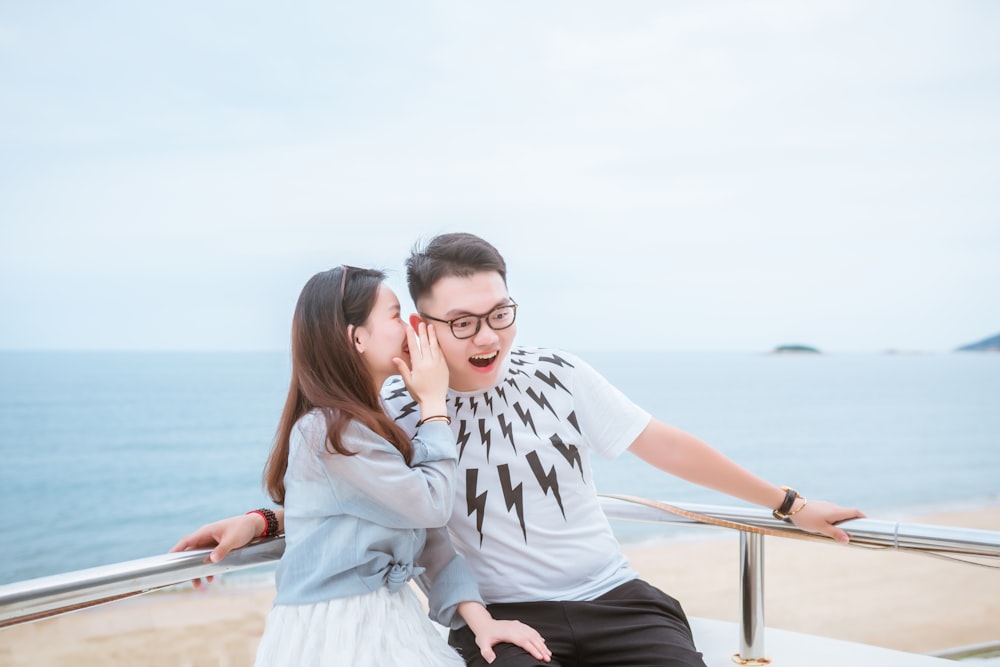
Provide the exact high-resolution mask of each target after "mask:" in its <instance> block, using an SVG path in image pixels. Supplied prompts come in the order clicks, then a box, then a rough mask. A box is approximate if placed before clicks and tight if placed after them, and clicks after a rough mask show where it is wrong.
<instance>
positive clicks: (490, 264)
mask: <svg viewBox="0 0 1000 667" xmlns="http://www.w3.org/2000/svg"><path fill="white" fill-rule="evenodd" d="M406 265H407V283H408V286H409V291H410V296H411V297H412V299H413V302H414V304H415V306H416V308H417V313H416V314H414V315H412V316H411V323H412V324H413V325H414V326H416V325H417V324H418V323H420V322H421V321H422V322H425V323H427V324H429V325H433V326H435V327H436V328H437V331H438V340H439V343H440V347H441V351H442V353H443V355H444V357H445V359H446V361H447V364H448V371H449V375H450V379H449V387H450V390H449V392H448V415H447V416H448V417H449V418H450V419H451V427H452V430H453V432H454V433H455V437H456V440H457V446H458V451H459V479H458V484H457V487H458V489H459V494H458V498H457V500H456V503H455V510H454V513H453V515H452V517H451V519H450V520H449V523H448V532H449V533H450V534H451V537H452V541H453V543H454V545H455V549H457V551H458V552H459V553H461V554H462V556H464V558H465V560H466V561H467V563H468V564H469V567H470V568H471V570H472V572H473V574H474V575H475V579H476V582H477V583H478V585H479V591H480V594H481V595H482V597H483V599H484V600H485V602H486V603H487V604H488V608H489V610H490V612H491V613H492V614H493V616H494V617H495V618H497V619H510V620H520V621H522V622H524V623H527V624H528V625H530V626H532V627H534V628H535V629H536V630H538V631H539V632H540V633H541V634H542V636H543V637H544V638H545V640H546V645H547V646H548V648H549V649H550V650H551V651H552V662H551V663H544V662H541V661H538V660H536V659H535V658H533V657H532V656H531V655H529V654H528V653H526V652H525V651H523V650H522V649H520V648H519V647H516V646H513V645H510V644H501V645H497V646H496V647H494V649H495V651H496V660H495V661H494V662H493V663H492V664H493V665H502V666H512V667H522V666H528V665H542V664H552V665H610V664H621V665H701V666H703V665H704V662H703V661H702V659H701V654H700V653H698V651H697V650H696V649H695V647H694V643H693V640H692V638H691V632H690V628H689V626H688V622H687V618H686V616H685V614H684V611H683V610H682V608H681V606H680V604H679V603H678V602H677V601H676V600H674V599H673V598H671V597H669V596H668V595H666V594H664V593H663V592H662V591H659V590H658V589H656V588H654V587H653V586H650V585H649V584H647V583H646V582H643V581H642V580H641V579H639V577H638V574H637V573H636V572H634V571H633V570H632V569H631V568H630V567H629V565H628V562H627V560H626V558H625V556H624V555H623V554H622V552H621V549H620V547H619V545H618V543H617V540H616V539H615V537H614V535H613V533H612V530H611V527H610V524H609V523H608V521H607V519H606V518H605V516H604V514H603V512H602V511H601V507H600V502H599V499H598V497H597V493H596V489H595V488H594V483H593V479H592V476H591V468H590V454H591V452H596V453H598V454H600V455H602V456H604V457H607V458H613V457H616V456H618V455H620V454H622V453H623V452H624V451H626V450H628V451H630V452H632V453H633V454H635V455H636V456H638V457H640V458H641V459H643V460H645V461H646V462H648V463H650V464H651V465H653V466H656V467H657V468H660V469H662V470H664V471H666V472H668V473H671V474H674V475H677V476H679V477H681V478H683V479H686V480H688V481H690V482H693V483H696V484H700V485H703V486H706V487H709V488H713V489H716V490H719V491H722V492H725V493H728V494H730V495H732V496H735V497H737V498H740V499H742V500H745V501H747V502H751V503H754V504H757V505H762V506H765V507H769V508H772V509H774V510H775V511H776V512H778V513H779V515H780V516H787V517H788V518H789V519H790V520H792V521H794V522H795V523H796V525H798V526H800V527H801V528H803V529H806V530H810V531H813V532H818V533H822V534H825V535H828V536H830V537H832V538H834V539H836V540H837V541H840V542H846V541H847V540H848V536H847V534H846V533H845V532H844V531H843V530H841V529H840V528H837V527H836V525H835V524H837V523H839V522H841V521H845V520H848V519H854V518H860V517H862V516H863V514H862V513H861V512H859V511H858V510H856V509H845V508H841V507H837V506H836V505H833V504H831V503H826V502H822V501H816V500H813V501H810V502H808V503H807V502H806V500H805V498H802V497H801V496H799V495H798V493H797V492H795V491H794V490H793V489H786V488H784V487H778V486H775V485H773V484H771V483H769V482H766V481H764V480H762V479H760V478H759V477H756V476H755V475H753V474H752V473H750V472H748V471H747V470H745V469H744V468H742V467H740V466H738V465H737V464H735V463H734V462H732V461H730V460H729V459H728V458H726V457H725V456H723V455H722V454H721V453H719V452H718V451H716V450H715V449H713V448H711V447H710V446H708V445H707V444H705V443H704V442H702V441H700V440H699V439H697V438H695V437H694V436H692V435H690V434H688V433H685V432H683V431H681V430H679V429H677V428H674V427H672V426H669V425H667V424H664V423H663V422H660V421H658V420H656V419H654V418H651V416H650V415H649V414H648V413H646V412H645V411H644V410H642V409H641V408H639V407H638V406H636V405H635V404H633V403H632V402H631V401H630V400H629V399H628V398H626V397H625V396H624V395H623V394H622V393H621V392H620V391H618V390H617V389H615V388H614V387H613V386H611V385H610V384H609V383H608V382H607V381H606V380H604V378H603V377H601V376H600V375H599V374H598V373H596V372H595V371H594V370H593V369H592V368H590V367H589V366H588V365H587V364H586V363H585V362H583V361H582V360H581V359H579V358H578V357H576V356H574V355H572V354H569V353H566V352H564V351H560V350H555V349H535V348H525V347H515V346H514V338H515V334H516V314H517V305H516V303H515V302H514V301H513V300H512V299H511V297H510V295H509V294H508V292H507V282H506V277H507V274H506V264H505V262H504V260H503V257H502V256H501V255H500V253H499V252H498V251H497V250H496V248H494V247H493V246H492V245H490V244H489V243H487V242H486V241H484V240H483V239H480V238H479V237H476V236H474V235H472V234H461V233H459V234H443V235H440V236H438V237H435V238H434V239H432V240H431V241H430V242H429V243H428V244H427V245H426V246H425V247H424V248H419V247H418V248H415V249H414V251H413V253H411V255H410V257H409V258H408V260H407V262H406ZM446 329H447V331H445V330H446ZM383 397H384V398H385V400H386V404H387V406H388V410H389V412H390V414H393V415H394V416H395V418H396V419H397V421H398V422H399V423H400V425H401V426H402V427H403V429H404V430H405V431H407V432H409V433H413V432H415V430H416V429H415V425H416V421H417V415H416V412H415V410H414V408H415V403H414V401H413V399H412V398H411V397H410V396H409V395H408V394H407V392H406V389H405V387H404V386H403V384H402V382H400V381H393V380H390V382H389V383H387V384H386V386H385V388H384V389H383ZM231 521H234V522H236V521H242V522H243V525H244V526H245V525H247V524H248V523H249V522H259V521H260V518H259V517H258V516H256V515H248V518H246V519H236V518H234V519H232V520H231ZM220 526H221V527H220ZM223 528H225V529H224V530H223ZM260 528H261V526H258V525H256V524H252V527H251V528H250V530H246V529H244V530H242V532H238V531H236V530H235V529H231V528H230V524H227V523H226V522H220V523H218V524H212V525H210V526H206V527H203V528H202V529H201V530H200V531H198V532H196V533H194V534H192V535H191V536H188V537H187V538H185V539H184V540H182V541H181V542H180V543H178V545H177V546H176V547H175V550H176V549H180V548H195V547H200V546H206V545H208V544H212V543H214V542H218V543H219V546H218V547H217V548H216V550H215V552H213V560H218V558H219V557H221V555H222V554H224V553H226V552H227V551H228V550H229V549H231V548H233V547H234V546H240V545H242V544H245V543H246V542H247V541H249V539H250V537H252V531H253V530H257V531H260ZM237 532H238V535H239V537H238V538H237V537H235V535H236V534H237ZM425 583H426V582H425ZM449 585H451V586H453V585H454V582H452V583H450V584H449ZM431 598H432V600H431V602H432V604H431V610H432V615H433V614H434V613H435V610H436V608H437V602H436V601H435V591H434V586H431ZM443 620H444V622H446V623H447V622H448V620H449V619H443ZM449 641H450V642H451V643H452V645H453V646H455V647H456V648H457V649H458V650H459V651H460V652H461V653H462V654H463V656H464V657H465V659H466V662H467V664H469V665H482V664H485V661H484V659H483V658H482V657H481V655H480V654H479V652H478V649H477V647H476V644H475V640H474V637H473V635H472V632H471V631H470V630H469V629H468V628H466V627H453V628H452V631H451V634H450V637H449Z"/></svg>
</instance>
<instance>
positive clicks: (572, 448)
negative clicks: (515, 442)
mask: <svg viewBox="0 0 1000 667" xmlns="http://www.w3.org/2000/svg"><path fill="white" fill-rule="evenodd" d="M549 440H550V441H551V442H552V446H553V447H555V448H556V451H557V452H559V453H560V454H562V455H563V458H564V459H566V460H567V461H568V462H569V467H570V468H577V469H579V471H580V479H582V480H583V481H584V482H586V481H587V480H586V478H584V476H583V461H582V460H580V450H579V449H577V447H576V445H567V444H566V443H564V442H563V441H562V438H560V437H559V436H558V435H556V434H555V433H553V434H552V437H551V438H549ZM536 474H537V473H536ZM560 507H562V505H560ZM564 516H565V515H564Z"/></svg>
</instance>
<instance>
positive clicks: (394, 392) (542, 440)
mask: <svg viewBox="0 0 1000 667" xmlns="http://www.w3.org/2000/svg"><path fill="white" fill-rule="evenodd" d="M383 396H384V398H385V399H386V403H387V405H388V406H389V412H390V414H393V415H394V416H396V418H397V421H398V422H399V423H400V425H401V426H402V427H403V428H404V430H406V431H407V432H408V433H411V434H412V433H414V432H415V431H416V426H415V424H416V421H417V419H418V417H419V415H418V414H417V411H416V404H415V402H414V401H413V399H412V398H411V397H410V396H409V394H408V393H407V392H406V389H405V387H404V386H403V383H402V380H401V379H399V378H395V379H394V380H392V381H390V383H388V384H387V385H386V387H385V389H384V391H383ZM448 414H449V416H450V417H451V419H452V423H451V428H452V431H453V432H454V433H455V437H456V439H457V444H458V452H459V462H458V476H459V478H458V480H457V484H456V487H457V492H458V496H457V498H456V501H455V507H454V510H453V513H452V516H451V519H450V520H449V522H448V530H449V532H450V533H451V534H452V538H453V540H454V543H455V548H456V549H457V550H458V551H459V553H461V554H462V555H463V556H464V557H465V559H466V561H467V562H468V564H469V566H470V567H471V569H472V571H473V573H474V574H475V577H476V581H477V583H478V584H479V590H480V593H481V594H482V596H483V598H484V599H485V600H486V602H487V603H493V602H525V601H537V600H591V599H594V598H596V597H599V596H600V595H602V594H604V593H606V592H607V591H609V590H611V589H612V588H614V587H616V586H618V585H620V584H622V583H624V582H626V581H629V580H631V579H635V578H636V577H637V576H638V575H637V573H636V572H635V571H633V570H632V569H631V568H630V567H629V566H628V562H627V560H626V559H625V556H624V555H623V554H622V552H621V547H620V545H619V544H618V541H617V540H616V539H615V536H614V534H613V532H612V530H611V526H610V524H609V523H608V520H607V518H606V517H605V516H604V513H603V512H602V511H601V506H600V501H599V500H598V498H597V495H596V493H597V492H596V489H595V488H594V481H593V477H592V475H591V467H590V453H591V452H592V451H593V452H596V453H598V454H600V455H601V456H603V457H605V458H608V459H611V458H615V457H617V456H619V455H620V454H621V453H622V452H624V451H625V449H627V448H628V447H629V445H631V444H632V442H633V441H634V440H635V439H636V437H638V435H639V434H640V433H641V432H642V430H643V429H644V428H645V427H646V426H647V424H648V423H649V420H650V415H649V413H647V412H646V411H644V410H643V409H642V408H640V407H638V406H637V405H635V404H634V403H632V402H631V401H630V400H629V399H628V398H627V397H626V396H625V395H624V394H622V393H621V392H620V391H619V390H618V389H616V388H615V387H613V386H612V385H611V384H610V383H608V381H607V380H605V379H604V378H603V377H602V376H601V375H600V374H598V373H597V372H596V371H595V370H594V369H593V368H591V367H590V366H589V365H588V364H586V363H585V362H583V361H582V360H581V359H579V358H578V357H576V356H574V355H572V354H569V353H566V352H563V351H559V350H552V349H544V348H521V347H516V348H514V349H513V350H512V351H511V353H510V355H509V357H508V358H507V359H506V360H505V362H504V368H503V369H502V372H501V375H500V381H499V383H498V384H497V385H496V386H494V387H492V388H490V389H488V390H485V391H477V392H454V391H449V392H448Z"/></svg>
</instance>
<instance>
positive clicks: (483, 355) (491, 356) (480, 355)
mask: <svg viewBox="0 0 1000 667" xmlns="http://www.w3.org/2000/svg"><path fill="white" fill-rule="evenodd" d="M495 356H496V352H494V353H493V354H474V355H472V359H492V358H493V357H495Z"/></svg>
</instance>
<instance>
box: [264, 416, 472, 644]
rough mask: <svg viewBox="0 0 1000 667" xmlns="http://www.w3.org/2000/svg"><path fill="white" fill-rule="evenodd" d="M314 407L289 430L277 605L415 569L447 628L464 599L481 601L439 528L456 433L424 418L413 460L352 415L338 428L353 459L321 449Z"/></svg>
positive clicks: (446, 513) (448, 501) (449, 495)
mask: <svg viewBox="0 0 1000 667" xmlns="http://www.w3.org/2000/svg"><path fill="white" fill-rule="evenodd" d="M326 433H327V430H326V420H325V418H324V416H323V414H322V413H321V412H319V411H318V410H314V411H312V412H310V413H309V414H307V415H305V416H304V417H302V418H301V419H300V420H299V421H298V423H296V425H295V428H294V429H293V430H292V437H291V442H290V447H289V454H288V470H287V471H286V473H285V553H284V555H283V556H282V557H281V561H280V562H279V563H278V569H277V572H276V575H275V581H276V584H277V595H276V596H275V600H274V603H275V604H279V605H297V604H310V603H314V602H321V601H324V600H331V599H334V598H342V597H348V596H352V595H358V594H361V593H368V592H370V591H374V590H377V589H378V588H380V587H382V586H387V587H388V588H389V590H390V591H396V590H399V589H400V588H401V587H402V586H404V585H406V582H407V581H409V580H410V578H412V577H414V576H416V575H421V576H420V582H419V583H420V586H421V588H422V589H423V590H424V591H425V592H426V593H427V595H428V600H429V602H430V612H431V614H430V615H431V618H434V619H435V620H437V621H438V622H439V623H442V624H443V625H447V626H450V625H452V623H453V621H454V622H455V625H460V624H461V621H459V620H458V619H457V618H455V611H456V607H457V605H458V603H459V602H462V601H464V600H474V601H478V602H482V598H480V596H479V592H478V589H477V587H476V585H475V580H474V578H473V577H472V574H471V572H470V571H469V569H468V566H467V565H466V564H465V561H464V560H463V559H462V557H461V556H459V555H458V554H457V553H456V552H455V550H454V548H453V547H452V545H451V541H450V539H449V538H448V533H447V530H446V529H445V528H444V525H445V524H446V523H447V521H448V518H449V517H450V516H451V510H452V505H453V504H454V500H455V476H456V464H457V459H458V454H457V449H456V446H455V436H454V435H453V434H452V431H451V428H449V426H448V425H447V424H445V423H443V422H429V423H427V424H424V425H423V426H421V427H420V429H419V430H418V432H417V435H416V436H415V437H414V438H413V460H412V462H411V463H410V465H409V466H407V465H406V462H405V460H404V459H403V456H402V455H401V454H400V453H399V451H398V450H396V448H395V447H393V446H392V445H391V444H390V443H389V442H388V441H386V440H385V439H384V438H382V437H381V436H379V435H376V434H375V433H374V432H373V431H371V430H370V429H368V428H367V427H365V426H362V425H361V424H359V423H357V422H352V423H351V424H350V425H349V426H348V428H347V429H346V431H345V433H344V445H345V446H346V448H347V449H348V450H349V451H352V452H357V454H356V455H354V456H345V455H343V454H331V453H330V452H329V451H328V450H327V449H326Z"/></svg>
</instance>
